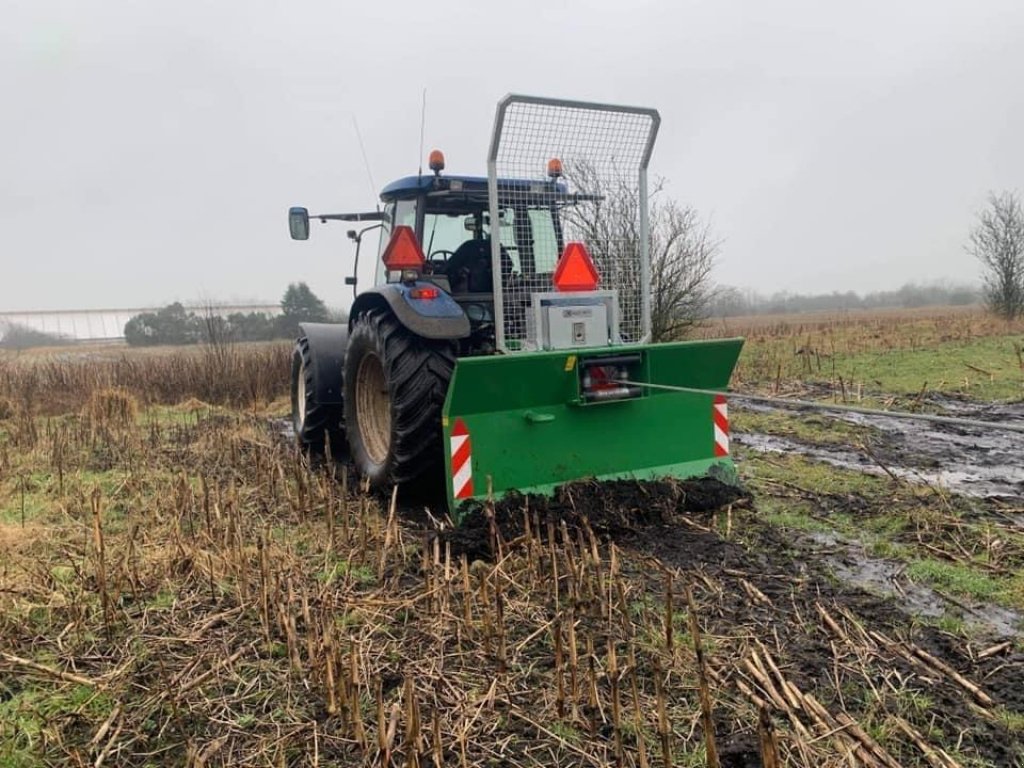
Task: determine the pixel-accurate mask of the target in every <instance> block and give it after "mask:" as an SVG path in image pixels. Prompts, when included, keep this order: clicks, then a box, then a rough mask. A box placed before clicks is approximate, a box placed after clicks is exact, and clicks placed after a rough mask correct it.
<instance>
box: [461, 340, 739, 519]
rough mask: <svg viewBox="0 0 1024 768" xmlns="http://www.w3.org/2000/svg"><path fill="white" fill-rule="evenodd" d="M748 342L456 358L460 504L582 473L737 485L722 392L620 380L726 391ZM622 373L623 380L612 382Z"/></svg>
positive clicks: (541, 487)
mask: <svg viewBox="0 0 1024 768" xmlns="http://www.w3.org/2000/svg"><path fill="white" fill-rule="evenodd" d="M742 346H743V341H742V339H725V340H721V341H692V342H676V343H669V344H644V345H632V346H630V347H628V349H623V348H621V347H620V348H615V349H614V350H612V351H609V350H600V349H596V350H595V349H590V350H579V351H566V350H563V351H550V352H534V353H523V354H518V355H506V356H492V357H478V358H468V359H463V360H459V361H458V362H457V363H456V366H455V371H454V374H453V375H452V379H451V383H450V385H449V387H448V395H447V398H446V400H445V405H444V411H443V418H442V425H443V427H444V433H445V438H446V439H445V442H446V447H447V448H448V450H447V451H446V454H445V464H446V470H447V477H448V483H447V487H448V502H449V509H451V510H452V511H453V513H455V514H456V516H457V515H458V509H459V507H460V505H461V504H463V503H464V502H466V501H467V500H469V499H483V498H487V497H488V496H493V497H500V496H502V495H504V493H505V492H506V491H509V490H512V489H515V490H517V491H521V492H537V493H548V492H551V491H552V490H553V489H554V488H555V486H557V485H559V484H561V483H564V482H567V481H570V480H575V479H579V478H585V477H594V478H597V479H612V478H639V479H649V478H660V477H677V478H686V477H694V476H700V475H715V476H718V477H721V478H722V479H725V480H729V479H731V478H732V477H734V474H735V473H734V469H733V466H732V462H731V460H730V458H729V454H728V450H729V447H728V417H727V413H726V406H725V403H724V399H723V398H717V402H716V398H715V397H714V396H712V395H699V394H691V393H685V392H672V391H668V390H657V389H649V388H646V387H637V388H633V387H629V386H624V385H621V384H619V383H618V382H619V380H620V379H621V380H628V381H631V382H641V383H651V384H659V385H669V386H681V387H693V388H701V389H725V388H726V387H727V386H728V384H729V378H730V376H731V375H732V371H733V368H734V367H735V365H736V360H737V358H738V357H739V353H740V349H741V348H742ZM608 371H614V372H615V373H616V375H615V378H614V379H613V378H611V377H606V378H604V379H602V377H601V376H600V375H595V374H601V373H602V372H608Z"/></svg>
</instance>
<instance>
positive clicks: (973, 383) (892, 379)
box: [814, 336, 1024, 400]
mask: <svg viewBox="0 0 1024 768" xmlns="http://www.w3.org/2000/svg"><path fill="white" fill-rule="evenodd" d="M1021 341H1022V339H1021V338H1020V337H1019V336H991V337H987V338H980V339H974V340H972V341H970V342H966V343H965V342H946V343H940V344H936V345H934V346H929V347H925V348H920V349H908V350H895V351H890V352H864V353H860V354H855V355H849V356H843V357H841V358H840V359H838V360H837V361H836V374H837V375H840V376H842V377H843V378H844V379H846V380H847V381H854V382H862V383H863V384H864V386H865V387H867V388H869V389H880V390H882V391H883V392H892V393H899V394H916V393H917V392H920V391H921V388H922V387H923V386H924V385H925V384H926V383H927V385H928V389H930V390H940V391H945V392H960V393H964V394H968V395H970V396H971V397H973V398H975V399H978V400H1009V399H1015V398H1020V397H1022V396H1024V370H1021V367H1020V362H1019V360H1018V358H1017V353H1016V352H1015V351H1014V346H1013V345H1014V343H1017V344H1020V343H1021ZM969 366H974V368H979V369H981V370H982V371H987V372H988V373H989V374H990V375H985V374H984V373H981V372H979V371H977V370H973V369H972V368H971V367H969ZM814 378H820V377H814Z"/></svg>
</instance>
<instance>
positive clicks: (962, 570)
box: [907, 559, 1009, 602]
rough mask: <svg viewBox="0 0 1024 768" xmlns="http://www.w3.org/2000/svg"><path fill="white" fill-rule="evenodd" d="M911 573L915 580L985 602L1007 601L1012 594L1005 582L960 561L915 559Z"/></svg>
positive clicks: (910, 565) (909, 570)
mask: <svg viewBox="0 0 1024 768" xmlns="http://www.w3.org/2000/svg"><path fill="white" fill-rule="evenodd" d="M907 575H908V576H909V577H910V578H912V579H913V580H914V581H920V582H924V583H926V584H929V585H931V586H933V587H936V588H938V589H945V590H949V591H950V592H953V593H955V594H958V595H964V596H967V597H971V598H974V599H975V600H980V601H983V602H991V601H997V602H1006V601H1007V599H1008V597H1009V596H1008V594H1007V591H1006V587H1005V585H1004V584H1001V583H1000V582H999V581H997V580H995V579H993V578H991V577H989V576H987V575H986V574H984V573H979V572H978V571H976V570H973V569H971V568H969V567H967V566H966V565H961V564H960V563H950V562H946V561H944V560H933V559H925V560H914V561H912V562H911V563H910V564H909V566H908V567H907Z"/></svg>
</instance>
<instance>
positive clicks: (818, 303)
mask: <svg viewBox="0 0 1024 768" xmlns="http://www.w3.org/2000/svg"><path fill="white" fill-rule="evenodd" d="M983 298H984V297H983V293H982V290H981V289H980V288H977V287H974V286H969V285H942V284H937V285H917V284H914V283H908V284H906V285H904V286H903V287H902V288H899V289H897V290H895V291H875V292H872V293H865V294H859V293H855V292H854V291H846V292H840V291H833V292H831V293H817V294H803V293H789V292H786V291H783V292H779V293H773V294H772V295H770V296H765V295H762V294H759V293H756V292H753V291H741V290H739V289H738V288H731V287H722V288H719V289H718V290H717V291H716V292H715V294H714V296H713V297H712V300H711V306H710V309H711V312H710V313H711V315H712V316H714V317H735V316H737V315H776V314H788V313H796V312H832V311H841V310H848V309H903V308H910V307H933V306H945V307H949V306H967V305H970V304H979V303H981V302H982V300H983Z"/></svg>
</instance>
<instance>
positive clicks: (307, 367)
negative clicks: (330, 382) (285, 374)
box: [292, 336, 344, 456]
mask: <svg viewBox="0 0 1024 768" xmlns="http://www.w3.org/2000/svg"><path fill="white" fill-rule="evenodd" d="M338 375H339V376H340V375H341V371H338ZM341 418H342V409H341V406H340V405H321V404H320V403H318V402H317V399H316V380H315V378H314V376H313V358H312V354H311V352H310V348H309V341H308V340H307V339H306V337H305V336H303V337H301V338H300V339H299V340H298V341H297V342H295V349H294V351H293V352H292V429H293V430H294V432H295V442H296V443H297V444H298V445H299V447H300V448H305V449H312V450H314V451H322V450H323V449H324V447H325V445H326V442H327V438H328V437H329V438H330V444H331V453H332V454H334V455H335V456H338V455H340V454H341V452H342V449H343V447H344V436H343V431H342V427H341Z"/></svg>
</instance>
